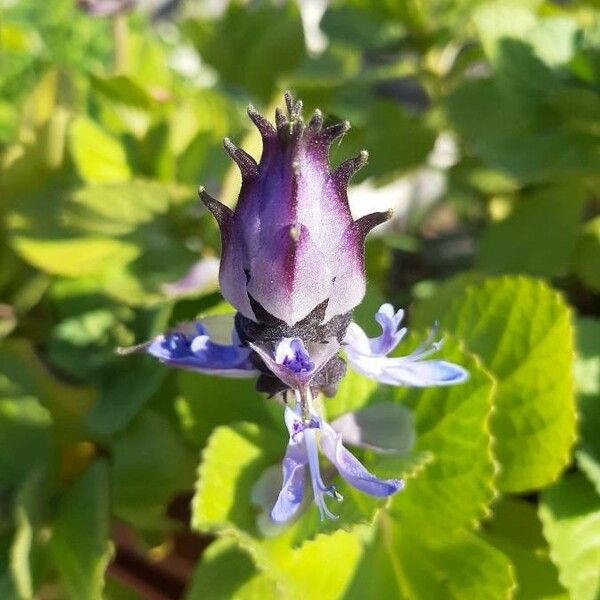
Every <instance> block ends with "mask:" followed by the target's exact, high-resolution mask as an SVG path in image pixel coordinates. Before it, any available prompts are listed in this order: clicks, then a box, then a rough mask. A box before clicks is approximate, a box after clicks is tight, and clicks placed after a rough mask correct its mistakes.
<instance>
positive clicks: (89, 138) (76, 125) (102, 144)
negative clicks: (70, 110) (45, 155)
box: [69, 117, 131, 183]
mask: <svg viewBox="0 0 600 600" xmlns="http://www.w3.org/2000/svg"><path fill="white" fill-rule="evenodd" d="M69 149H70V151H71V156H72V157H73V161H74V162H75V166H76V168H77V171H78V173H79V175H80V177H81V178H82V179H83V180H84V181H87V182H89V183H120V182H123V181H127V180H129V179H131V170H130V168H129V165H128V164H127V155H126V153H125V150H124V148H123V146H122V145H121V144H120V143H119V142H118V141H117V140H116V139H115V138H113V137H112V136H111V135H110V134H108V133H107V132H106V131H104V130H103V129H102V128H101V127H100V126H99V125H97V124H96V123H95V122H94V121H92V120H91V119H88V118H86V117H76V118H75V119H73V121H72V122H71V126H70V129H69Z"/></svg>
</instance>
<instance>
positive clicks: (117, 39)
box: [112, 13, 128, 75]
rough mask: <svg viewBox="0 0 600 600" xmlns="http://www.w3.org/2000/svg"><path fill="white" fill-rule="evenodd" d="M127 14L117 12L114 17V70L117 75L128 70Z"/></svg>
mask: <svg viewBox="0 0 600 600" xmlns="http://www.w3.org/2000/svg"><path fill="white" fill-rule="evenodd" d="M127 35H128V27H127V15H126V14H125V13H120V14H116V15H115V16H114V17H113V18H112V37H113V51H114V59H115V62H114V70H115V73H116V74H117V75H122V74H124V73H126V72H127V70H128V64H127V63H128V60H127Z"/></svg>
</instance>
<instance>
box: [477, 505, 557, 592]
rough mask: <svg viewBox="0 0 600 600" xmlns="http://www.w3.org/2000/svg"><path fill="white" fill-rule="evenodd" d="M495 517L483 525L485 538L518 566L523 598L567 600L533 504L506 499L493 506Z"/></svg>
mask: <svg viewBox="0 0 600 600" xmlns="http://www.w3.org/2000/svg"><path fill="white" fill-rule="evenodd" d="M493 510H494V517H493V519H492V520H490V521H489V522H485V523H484V524H483V531H482V537H483V538H484V539H485V540H486V541H488V542H489V543H490V544H492V545H493V546H495V547H496V548H498V550H500V551H502V552H503V553H504V554H505V555H506V556H507V557H508V558H509V559H510V561H511V563H512V564H513V566H514V568H515V575H516V581H517V590H516V594H515V598H518V599H520V600H543V599H547V600H550V599H552V600H559V599H561V600H568V596H567V593H566V592H565V590H564V589H563V588H562V587H561V585H560V584H559V582H558V571H557V570H556V567H555V566H554V565H553V564H552V563H551V562H550V558H549V556H548V552H549V550H548V544H547V543H546V540H545V539H544V537H543V535H542V525H541V523H540V522H539V520H538V516H537V513H536V507H535V505H534V504H530V503H529V502H524V501H523V500H517V499H509V498H505V499H503V500H501V501H500V502H499V503H498V504H496V505H495V506H494V509H493Z"/></svg>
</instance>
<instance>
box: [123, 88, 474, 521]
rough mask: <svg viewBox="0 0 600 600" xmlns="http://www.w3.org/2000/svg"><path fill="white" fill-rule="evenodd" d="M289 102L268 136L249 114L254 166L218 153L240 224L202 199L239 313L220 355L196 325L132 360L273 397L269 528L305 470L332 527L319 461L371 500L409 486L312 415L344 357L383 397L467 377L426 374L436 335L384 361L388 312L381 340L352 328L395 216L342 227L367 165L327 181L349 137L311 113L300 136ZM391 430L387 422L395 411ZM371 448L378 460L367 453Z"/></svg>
mask: <svg viewBox="0 0 600 600" xmlns="http://www.w3.org/2000/svg"><path fill="white" fill-rule="evenodd" d="M285 99H286V104H287V114H286V113H284V112H283V111H281V110H277V111H276V115H275V117H276V118H275V121H276V125H275V126H273V125H272V124H271V123H270V122H269V121H267V120H266V119H265V118H264V117H263V116H262V115H260V114H259V113H258V112H257V111H256V110H255V109H254V108H253V107H249V109H248V114H249V116H250V118H251V119H252V121H253V122H254V124H255V125H256V127H257V128H258V130H259V132H260V134H261V137H262V141H263V153H262V156H261V159H260V162H259V163H257V162H256V161H255V160H254V158H252V157H251V156H250V155H249V154H247V153H246V152H244V151H243V150H242V149H240V148H238V147H236V146H234V145H233V144H232V143H231V141H229V140H228V139H225V143H224V145H225V149H226V151H227V152H228V153H229V155H230V156H231V158H232V159H233V160H234V161H235V162H236V163H237V165H238V167H239V169H240V171H241V174H242V187H241V192H240V196H239V200H238V203H237V205H236V208H235V210H233V211H232V210H231V209H229V208H228V207H227V206H225V205H223V204H221V203H220V202H218V201H217V200H215V199H214V198H212V197H211V196H209V195H208V194H207V193H206V191H205V190H204V188H200V197H201V199H202V201H203V202H204V204H205V205H206V207H207V208H208V209H209V210H210V211H211V212H212V214H213V215H214V217H215V219H216V220H217V222H218V224H219V227H220V230H221V243H222V256H221V264H220V272H219V283H220V288H221V293H222V294H223V296H224V297H225V298H226V299H227V300H228V301H229V302H230V303H231V304H232V305H233V306H234V307H235V309H236V310H237V313H236V314H235V318H234V319H233V321H232V326H231V342H230V343H229V344H219V343H216V342H215V341H214V340H213V339H211V336H210V335H209V334H208V331H207V328H206V327H205V324H203V323H200V322H196V323H184V324H183V325H181V326H179V327H177V328H176V329H175V330H173V331H170V332H168V333H166V334H163V335H159V336H157V337H156V338H154V339H152V340H150V341H149V342H147V343H145V344H141V345H139V346H136V347H134V348H132V349H128V350H127V351H145V352H147V353H148V354H150V355H152V356H154V357H156V358H158V359H159V360H160V361H161V362H163V363H165V364H168V365H171V366H174V367H180V368H184V369H191V370H195V371H198V372H200V373H214V374H216V375H222V376H226V377H257V388H258V389H259V390H261V391H264V392H267V393H269V394H271V395H275V394H281V396H282V398H283V399H284V402H285V404H286V407H285V422H286V425H287V429H288V432H289V445H288V449H287V452H286V454H285V457H284V459H283V482H282V486H281V491H280V492H279V496H278V499H277V501H276V503H275V506H274V507H273V509H272V511H271V518H272V519H273V520H274V521H277V522H284V521H287V520H289V519H290V518H292V517H293V516H294V515H295V514H296V512H297V510H298V507H299V506H300V503H301V501H302V499H303V496H304V485H305V471H306V469H307V468H308V473H309V475H310V481H311V484H312V491H313V495H314V500H315V504H316V505H317V507H318V508H319V511H320V512H321V516H322V517H332V518H333V517H334V515H333V514H332V513H331V511H330V510H329V509H328V508H327V506H326V504H325V497H326V496H330V497H332V498H334V499H336V500H338V501H339V500H341V498H342V497H341V495H340V494H339V492H338V491H337V490H336V489H335V488H334V487H333V486H331V485H326V484H325V483H324V482H323V478H322V476H321V472H320V465H319V449H320V450H321V452H322V453H323V454H324V455H325V456H326V457H327V458H328V460H329V461H330V462H331V463H332V464H333V465H334V466H335V467H336V469H337V471H338V472H339V474H340V475H341V477H342V478H343V479H344V480H345V481H347V482H348V483H350V484H351V485H353V486H354V487H356V488H357V489H359V490H361V491H363V492H365V493H367V494H370V495H372V496H375V497H387V496H390V495H392V494H394V493H396V492H398V491H399V490H400V489H402V487H403V485H404V483H403V482H402V481H401V480H380V479H377V478H376V477H375V476H374V475H372V474H371V473H369V472H368V471H367V470H366V469H365V468H364V466H363V465H361V463H360V462H359V461H358V460H357V459H356V458H355V457H354V456H353V455H352V454H351V453H350V452H349V451H348V450H347V449H346V448H345V447H344V442H346V443H349V444H353V445H358V446H361V445H364V444H363V443H362V441H361V440H362V438H363V437H364V436H363V435H362V433H361V431H360V426H359V424H358V421H357V419H354V418H352V415H349V416H346V418H344V419H343V420H342V421H340V422H339V423H337V427H336V423H335V422H334V423H332V424H328V423H327V422H326V421H325V420H324V417H323V415H322V414H319V411H318V410H317V409H316V408H315V403H314V402H313V397H314V395H315V394H319V393H322V394H324V395H325V396H331V395H333V394H334V393H335V390H336V388H337V386H338V383H339V381H340V380H341V378H342V377H343V376H344V374H345V371H346V362H345V361H344V360H343V359H342V358H341V357H340V353H342V352H343V354H344V355H345V358H346V360H347V363H348V364H349V365H350V367H351V368H352V369H354V370H356V371H357V372H359V373H361V374H362V375H364V376H365V377H369V378H371V379H374V380H376V381H379V382H381V383H384V384H388V385H408V386H430V385H451V384H457V383H461V382H463V381H464V380H465V379H466V378H467V376H468V375H467V372H466V371H465V370H464V369H463V368H461V367H459V366H457V365H454V364H451V363H448V362H446V361H443V360H428V357H429V355H430V354H432V353H433V352H435V351H437V350H438V349H439V347H440V342H436V341H434V337H435V332H432V334H431V336H430V338H429V339H428V340H427V341H426V342H425V343H424V344H423V345H422V346H421V347H419V348H418V349H417V350H415V351H414V352H412V353H411V354H409V355H408V356H402V357H401V356H390V354H391V353H393V352H394V351H395V349H396V347H397V346H398V344H399V343H400V342H401V341H402V339H403V337H404V336H405V334H406V328H404V327H401V323H402V319H403V316H404V313H403V311H401V310H400V311H397V312H396V311H395V310H394V308H393V307H392V306H391V305H390V304H384V305H383V306H382V307H381V308H380V309H379V311H378V312H377V314H376V315H375V318H376V320H377V322H378V323H379V325H380V326H381V335H380V336H378V337H376V338H369V337H368V336H367V334H366V333H365V332H364V331H363V329H361V327H359V325H357V324H356V323H354V322H353V321H352V310H353V309H354V308H355V307H356V306H357V305H358V304H359V303H360V302H361V300H362V299H363V297H364V294H365V289H366V278H365V267H364V241H365V237H366V235H367V234H368V232H369V231H370V230H371V229H372V228H373V227H375V226H377V225H379V224H381V223H383V222H384V221H385V220H386V219H388V218H389V216H390V215H389V213H387V212H383V213H381V212H378V213H372V214H369V215H366V216H364V217H361V218H360V219H357V220H354V219H353V218H352V215H351V213H350V208H349V206H348V198H347V192H346V189H347V186H348V183H349V181H350V178H351V177H352V175H353V174H354V173H355V172H356V171H357V170H358V169H359V168H361V167H362V166H363V165H364V164H365V163H366V161H367V158H368V156H367V153H366V152H361V153H360V154H359V155H358V156H357V157H356V158H352V159H350V160H348V161H346V162H344V163H343V164H342V165H340V166H339V167H338V168H337V169H335V170H333V171H332V170H331V169H330V167H329V157H328V154H329V147H330V146H331V144H332V143H333V141H334V140H336V139H337V138H339V137H340V136H341V135H342V134H344V133H345V132H346V131H347V130H348V129H349V124H348V123H347V122H343V123H339V124H336V125H332V126H330V127H326V128H324V127H323V117H322V115H321V113H320V112H319V111H316V112H315V114H314V116H313V117H312V118H311V119H310V121H309V122H308V124H305V123H304V121H303V118H302V104H301V102H294V101H293V99H292V97H291V96H290V95H289V94H286V95H285ZM426 359H427V360H426ZM289 391H291V392H293V394H292V396H293V398H292V399H290V400H288V398H289V396H290V394H288V392H289ZM386 418H388V420H389V419H392V420H393V410H392V411H391V412H390V414H389V415H386ZM388 424H389V423H388ZM368 447H370V448H371V449H375V450H377V449H378V448H377V445H376V444H372V443H371V444H370V445H369V446H368ZM381 450H384V449H381Z"/></svg>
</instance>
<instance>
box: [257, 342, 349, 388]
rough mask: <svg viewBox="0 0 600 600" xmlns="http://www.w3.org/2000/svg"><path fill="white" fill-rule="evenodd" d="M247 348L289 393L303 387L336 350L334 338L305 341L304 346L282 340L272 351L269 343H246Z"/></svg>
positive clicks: (271, 345) (337, 343)
mask: <svg viewBox="0 0 600 600" xmlns="http://www.w3.org/2000/svg"><path fill="white" fill-rule="evenodd" d="M249 346H250V348H252V350H254V351H255V352H256V353H257V354H258V356H259V357H260V359H261V360H262V361H263V363H264V365H265V367H266V368H267V369H268V370H269V371H270V372H271V373H272V374H273V375H274V376H275V377H276V378H278V379H279V380H280V381H281V382H283V383H284V384H285V385H286V386H288V387H289V388H291V389H293V390H301V389H304V388H306V387H307V386H308V385H309V384H310V382H311V381H312V380H313V379H314V377H315V376H316V375H317V374H318V373H319V372H320V371H321V369H323V368H324V367H325V366H326V365H327V363H328V362H329V361H330V360H331V359H332V358H334V357H335V356H336V355H337V353H338V351H339V349H340V343H339V342H338V340H337V339H336V338H335V337H334V338H329V339H328V340H325V341H324V342H308V343H307V346H308V347H307V346H305V344H304V342H303V341H302V340H301V339H300V338H283V339H282V340H280V341H279V342H278V343H277V345H276V347H275V349H274V350H273V344H272V343H271V342H268V343H266V344H258V343H254V342H249Z"/></svg>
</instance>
